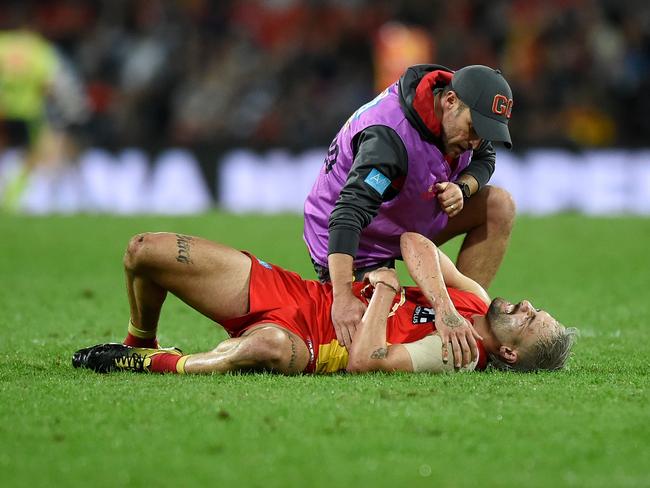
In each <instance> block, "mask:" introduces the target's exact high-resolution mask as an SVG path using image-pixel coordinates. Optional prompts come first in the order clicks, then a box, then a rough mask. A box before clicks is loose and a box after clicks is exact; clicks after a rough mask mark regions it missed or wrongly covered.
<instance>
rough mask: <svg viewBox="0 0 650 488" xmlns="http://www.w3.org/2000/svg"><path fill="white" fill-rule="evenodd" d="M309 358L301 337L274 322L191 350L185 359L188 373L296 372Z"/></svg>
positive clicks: (304, 366)
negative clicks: (204, 349)
mask: <svg viewBox="0 0 650 488" xmlns="http://www.w3.org/2000/svg"><path fill="white" fill-rule="evenodd" d="M308 362H309V351H308V349H307V346H306V345H305V343H304V342H303V340H302V339H301V338H300V337H298V336H297V335H296V334H294V333H293V332H290V331H288V330H286V329H284V328H282V327H280V326H277V325H274V324H260V325H258V326H255V327H253V328H251V329H250V330H249V331H247V332H246V334H245V335H244V336H242V337H236V338H233V339H227V340H225V341H223V342H222V343H220V344H219V345H218V346H217V347H216V348H215V349H214V350H212V351H210V352H205V353H199V354H191V355H190V356H188V358H187V360H186V362H185V373H188V374H200V373H225V372H228V371H257V370H266V371H274V372H277V373H283V374H296V373H300V372H302V371H303V370H304V369H305V368H306V367H307V363H308Z"/></svg>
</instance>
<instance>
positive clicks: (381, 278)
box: [364, 267, 401, 293]
mask: <svg viewBox="0 0 650 488" xmlns="http://www.w3.org/2000/svg"><path fill="white" fill-rule="evenodd" d="M364 281H366V282H368V283H370V284H371V285H372V286H373V287H376V286H377V284H378V283H384V284H385V285H388V287H389V288H392V289H393V290H395V293H399V292H400V290H401V287H400V284H399V278H398V277H397V271H395V270H394V269H391V268H386V267H384V268H377V269H374V270H372V271H370V272H369V273H366V275H365V276H364Z"/></svg>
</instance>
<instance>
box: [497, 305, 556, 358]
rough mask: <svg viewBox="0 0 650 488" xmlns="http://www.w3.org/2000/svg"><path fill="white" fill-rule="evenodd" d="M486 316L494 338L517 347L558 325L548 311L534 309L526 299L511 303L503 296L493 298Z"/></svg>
mask: <svg viewBox="0 0 650 488" xmlns="http://www.w3.org/2000/svg"><path fill="white" fill-rule="evenodd" d="M487 318H488V321H489V322H490V327H491V329H492V332H493V333H494V335H495V336H496V338H497V339H498V340H499V341H501V342H502V343H503V344H507V345H510V346H513V347H516V348H518V349H525V348H526V347H528V346H530V345H532V344H534V343H535V342H537V341H538V340H539V339H542V338H544V337H547V336H549V335H550V334H552V333H553V332H555V331H556V330H557V328H558V327H560V325H559V324H558V323H557V321H556V320H555V319H554V318H553V317H552V316H551V315H550V314H549V313H548V312H545V311H544V310H539V309H536V308H535V307H533V305H532V304H531V303H530V302H529V301H528V300H523V301H521V302H519V303H517V304H516V305H513V304H512V303H510V302H508V301H507V300H504V299H503V298H495V299H494V300H492V303H491V304H490V308H489V310H488V313H487Z"/></svg>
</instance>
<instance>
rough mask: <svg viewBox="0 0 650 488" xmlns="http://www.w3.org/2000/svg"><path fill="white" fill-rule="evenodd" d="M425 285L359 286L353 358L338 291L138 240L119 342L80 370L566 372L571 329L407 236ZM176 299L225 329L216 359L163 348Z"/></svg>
mask: <svg viewBox="0 0 650 488" xmlns="http://www.w3.org/2000/svg"><path fill="white" fill-rule="evenodd" d="M401 248H402V249H401V250H402V256H403V259H404V262H405V264H406V267H407V269H408V271H409V273H410V275H411V276H412V277H413V279H414V280H415V282H416V283H417V285H418V287H401V286H400V284H399V281H398V278H397V274H396V273H395V271H394V270H391V269H386V268H382V269H378V270H375V271H372V272H371V273H369V274H368V275H367V276H366V280H365V282H352V283H351V285H350V286H351V287H352V289H353V292H354V293H355V295H356V296H357V297H358V298H359V300H361V301H362V302H363V303H364V304H365V305H366V306H367V309H366V312H365V314H364V316H363V318H362V320H361V322H360V323H359V324H358V327H357V329H356V332H355V334H354V337H353V341H352V345H351V346H350V349H349V351H348V350H347V349H346V348H344V347H343V346H341V345H340V344H339V343H338V341H337V340H336V333H335V331H334V327H333V325H332V321H331V315H330V311H331V305H332V288H331V285H329V284H322V283H319V282H317V281H311V280H304V279H302V278H301V277H300V276H298V275H297V274H295V273H292V272H290V271H286V270H284V269H282V268H280V267H278V266H274V265H271V264H268V263H266V262H265V261H262V260H260V259H258V258H256V257H254V256H252V255H250V254H247V253H244V252H240V251H237V250H235V249H232V248H230V247H227V246H224V245H221V244H217V243H215V242H211V241H208V240H205V239H201V238H198V237H190V236H185V235H180V234H169V233H146V234H140V235H137V236H135V237H134V238H133V239H132V240H131V241H130V242H129V245H128V248H127V250H126V254H125V257H124V266H125V272H126V280H127V293H128V298H129V304H130V309H131V317H130V322H129V326H128V334H127V337H126V339H125V340H124V343H123V344H118V343H109V344H99V345H96V346H93V347H89V348H86V349H81V350H79V351H77V352H76V353H75V354H74V355H73V358H72V364H73V365H74V366H75V367H82V368H88V369H92V370H94V371H97V372H102V373H105V372H112V371H119V370H128V371H137V372H158V373H181V374H197V373H225V372H228V371H260V370H265V371H273V372H276V373H282V374H297V373H331V372H337V371H348V372H355V373H360V372H368V371H387V372H394V371H407V372H432V373H438V372H444V371H458V370H484V369H485V368H486V367H487V365H488V364H493V365H494V366H496V367H498V368H502V369H512V370H516V371H537V370H556V369H561V368H562V367H563V366H564V364H565V362H566V360H567V358H568V356H569V353H570V349H571V346H572V344H573V342H574V338H575V335H576V330H575V329H573V328H565V327H564V326H563V325H561V324H560V323H559V322H557V321H556V320H555V319H554V318H553V317H552V316H551V315H550V314H548V313H547V312H545V311H542V310H537V309H535V308H534V307H533V306H532V305H531V303H530V302H528V301H525V300H524V301H522V302H520V303H518V304H516V305H513V304H511V303H509V302H508V301H506V300H504V299H501V298H496V299H494V300H492V301H490V299H489V297H488V295H487V293H486V291H485V290H484V289H483V288H482V287H481V286H480V285H478V284H477V283H476V282H474V281H473V280H471V279H469V278H467V277H466V276H464V275H462V274H461V273H460V272H459V271H458V270H457V269H456V267H455V266H454V264H453V263H452V262H451V260H450V259H449V258H448V257H447V256H445V255H444V254H443V253H442V252H441V251H439V250H438V249H437V248H436V246H435V245H434V244H433V243H432V242H431V241H430V240H428V239H426V238H425V237H423V236H421V235H419V234H415V233H406V234H404V235H403V236H402V238H401ZM168 292H170V293H172V294H174V295H176V296H177V297H178V298H180V299H181V300H182V301H184V302H185V303H186V304H187V305H189V306H190V307H192V308H194V309H195V310H197V311H198V312H200V313H202V314H203V315H205V316H207V317H209V318H210V319H212V320H214V321H215V322H217V323H219V324H221V326H223V327H224V329H225V330H226V331H227V332H228V335H229V336H230V338H229V339H226V340H224V341H223V342H221V343H220V344H218V345H217V347H216V348H215V349H213V350H212V351H209V352H202V353H196V354H189V355H184V354H183V353H182V352H181V351H180V350H178V349H175V348H172V349H160V348H158V342H157V339H156V330H157V327H158V319H159V316H160V311H161V308H162V306H163V302H164V300H165V297H166V295H167V293H168Z"/></svg>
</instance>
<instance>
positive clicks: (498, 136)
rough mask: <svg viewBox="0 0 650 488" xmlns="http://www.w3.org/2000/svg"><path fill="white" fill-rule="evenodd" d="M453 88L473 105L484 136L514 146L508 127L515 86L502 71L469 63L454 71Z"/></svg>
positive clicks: (475, 122)
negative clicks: (511, 86) (513, 87)
mask: <svg viewBox="0 0 650 488" xmlns="http://www.w3.org/2000/svg"><path fill="white" fill-rule="evenodd" d="M451 89H452V90H454V91H455V92H456V94H457V95H458V98H460V99H461V101H462V102H463V103H465V105H467V106H468V107H469V109H470V111H471V114H472V123H473V125H474V130H476V133H477V134H478V136H479V137H480V138H481V139H486V140H488V141H491V142H503V144H504V146H506V147H507V148H508V149H510V148H512V140H511V139H510V131H509V130H508V120H510V116H511V115H512V105H513V100H512V90H511V89H510V85H508V82H507V81H506V79H505V78H504V77H503V75H502V74H501V71H499V70H497V69H492V68H490V67H488V66H482V65H472V66H466V67H464V68H462V69H459V70H458V71H456V72H455V73H454V76H453V77H452V79H451Z"/></svg>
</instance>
